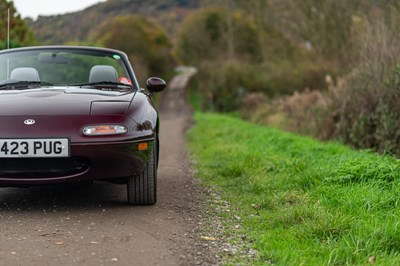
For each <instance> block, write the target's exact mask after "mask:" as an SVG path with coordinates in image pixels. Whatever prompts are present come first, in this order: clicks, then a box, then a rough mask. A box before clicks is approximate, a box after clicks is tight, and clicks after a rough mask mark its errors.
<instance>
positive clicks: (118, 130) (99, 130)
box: [83, 125, 128, 136]
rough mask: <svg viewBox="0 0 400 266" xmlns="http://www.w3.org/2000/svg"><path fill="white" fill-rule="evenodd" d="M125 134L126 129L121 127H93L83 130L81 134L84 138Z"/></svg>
mask: <svg viewBox="0 0 400 266" xmlns="http://www.w3.org/2000/svg"><path fill="white" fill-rule="evenodd" d="M126 132H128V129H127V128H126V127H125V126H121V125H94V126H86V127H85V128H84V129H83V134H84V135H86V136H102V135H120V134H125V133H126Z"/></svg>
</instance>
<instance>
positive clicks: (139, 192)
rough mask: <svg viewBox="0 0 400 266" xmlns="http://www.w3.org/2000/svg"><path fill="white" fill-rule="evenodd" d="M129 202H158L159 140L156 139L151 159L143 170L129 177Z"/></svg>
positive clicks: (142, 203) (143, 203) (137, 203)
mask: <svg viewBox="0 0 400 266" xmlns="http://www.w3.org/2000/svg"><path fill="white" fill-rule="evenodd" d="M127 191H128V203H129V204H131V205H154V204H156V202H157V141H156V140H154V145H153V149H152V150H151V154H150V158H149V161H148V162H147V163H146V166H145V168H144V169H143V171H142V172H141V173H140V174H138V175H134V176H131V177H129V178H128V184H127Z"/></svg>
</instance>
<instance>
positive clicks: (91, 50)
mask: <svg viewBox="0 0 400 266" xmlns="http://www.w3.org/2000/svg"><path fill="white" fill-rule="evenodd" d="M25 52H37V53H43V52H48V53H61V52H70V53H73V54H88V55H90V54H92V55H102V56H106V55H109V56H110V57H111V56H117V57H119V60H120V61H122V65H123V66H124V68H125V71H126V74H127V75H129V77H128V78H129V79H130V80H131V82H132V88H133V89H134V90H136V91H137V90H138V89H139V84H138V81H137V79H136V75H135V74H134V71H133V69H132V66H131V64H130V62H129V59H128V56H127V55H126V54H125V53H124V52H122V51H119V50H115V49H109V48H100V47H89V46H32V47H24V48H13V49H8V50H2V51H0V57H3V56H6V57H7V56H9V57H14V56H18V54H20V53H22V54H23V53H25Z"/></svg>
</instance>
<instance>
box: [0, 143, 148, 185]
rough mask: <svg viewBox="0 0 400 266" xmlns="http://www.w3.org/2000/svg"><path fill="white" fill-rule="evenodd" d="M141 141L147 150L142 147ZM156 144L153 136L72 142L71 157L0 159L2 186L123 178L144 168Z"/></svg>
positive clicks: (0, 181) (0, 183) (0, 180)
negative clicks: (109, 140)
mask: <svg viewBox="0 0 400 266" xmlns="http://www.w3.org/2000/svg"><path fill="white" fill-rule="evenodd" d="M140 143H148V145H147V149H144V150H143V149H142V150H140V149H139V144H140ZM153 145H154V138H143V139H140V140H131V141H121V142H96V143H90V142H89V143H71V156H70V157H68V158H10V159H0V186H29V185H45V184H55V183H67V182H80V181H90V180H113V179H123V178H126V177H129V176H132V175H135V174H137V173H139V172H141V171H142V170H143V168H144V166H145V164H146V162H147V161H148V159H149V156H150V151H151V149H152V147H153Z"/></svg>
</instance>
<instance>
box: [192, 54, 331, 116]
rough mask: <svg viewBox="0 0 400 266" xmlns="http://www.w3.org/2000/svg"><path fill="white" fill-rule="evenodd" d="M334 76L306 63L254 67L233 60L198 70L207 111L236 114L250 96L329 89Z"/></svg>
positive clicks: (325, 68)
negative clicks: (330, 76)
mask: <svg viewBox="0 0 400 266" xmlns="http://www.w3.org/2000/svg"><path fill="white" fill-rule="evenodd" d="M327 73H331V71H329V70H328V69H327V67H326V65H325V64H317V63H312V62H311V60H309V59H306V60H302V61H300V62H297V63H293V62H290V61H283V62H276V63H274V64H251V63H244V62H242V61H237V60H231V61H225V62H218V63H217V62H207V63H203V64H202V65H201V66H200V68H199V75H200V77H199V80H200V88H201V92H202V96H203V97H204V98H206V99H207V101H206V102H207V105H206V106H203V107H204V108H205V109H208V110H215V111H223V112H224V111H233V110H236V109H238V108H239V107H240V102H241V100H242V97H243V96H244V95H246V94H247V93H253V92H261V93H263V94H265V95H266V96H269V97H271V98H273V97H277V96H279V95H290V94H292V93H294V92H295V91H299V92H301V91H304V90H315V89H318V88H323V87H326V83H325V78H324V77H325V75H326V74H327Z"/></svg>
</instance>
